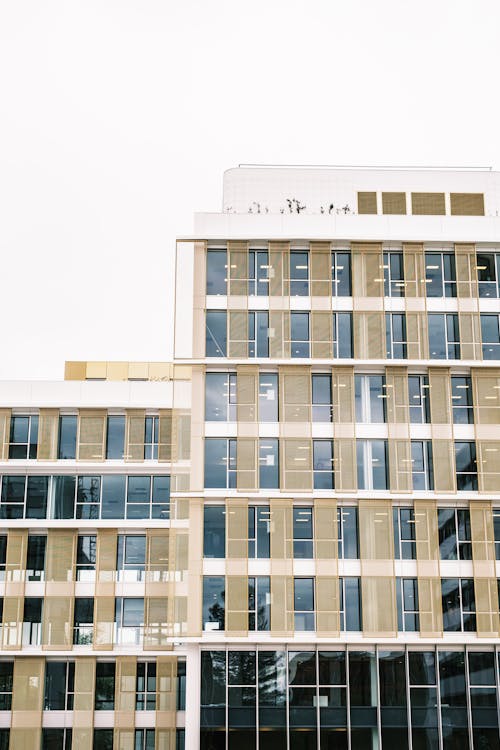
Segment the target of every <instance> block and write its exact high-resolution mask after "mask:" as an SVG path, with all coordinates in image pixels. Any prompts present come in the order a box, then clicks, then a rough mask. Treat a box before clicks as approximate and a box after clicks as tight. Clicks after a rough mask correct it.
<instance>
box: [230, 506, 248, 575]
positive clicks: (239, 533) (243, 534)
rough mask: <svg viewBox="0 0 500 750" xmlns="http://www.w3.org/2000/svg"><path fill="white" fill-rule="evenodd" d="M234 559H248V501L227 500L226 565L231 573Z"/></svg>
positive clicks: (245, 560)
mask: <svg viewBox="0 0 500 750" xmlns="http://www.w3.org/2000/svg"><path fill="white" fill-rule="evenodd" d="M233 560H238V561H240V560H243V561H244V562H245V564H246V562H247V560H248V501H246V500H243V501H242V500H239V499H238V500H227V501H226V567H227V569H228V572H229V573H232V572H233V570H234V568H232V567H231V562H232V561H233Z"/></svg>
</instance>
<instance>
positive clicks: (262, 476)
mask: <svg viewBox="0 0 500 750" xmlns="http://www.w3.org/2000/svg"><path fill="white" fill-rule="evenodd" d="M259 487H260V489H261V490H262V489H271V490H277V489H279V453H278V440H277V439H276V438H262V439H261V440H259Z"/></svg>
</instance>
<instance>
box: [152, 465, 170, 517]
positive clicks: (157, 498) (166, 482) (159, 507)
mask: <svg viewBox="0 0 500 750" xmlns="http://www.w3.org/2000/svg"><path fill="white" fill-rule="evenodd" d="M151 518H162V519H163V520H164V521H168V519H169V518H170V476H169V475H168V474H163V475H157V476H154V477H153V488H152V492H151Z"/></svg>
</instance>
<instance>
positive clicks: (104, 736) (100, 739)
mask: <svg viewBox="0 0 500 750" xmlns="http://www.w3.org/2000/svg"><path fill="white" fill-rule="evenodd" d="M113 735H114V730H113V729H94V744H93V745H92V750H113Z"/></svg>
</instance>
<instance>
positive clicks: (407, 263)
mask: <svg viewBox="0 0 500 750" xmlns="http://www.w3.org/2000/svg"><path fill="white" fill-rule="evenodd" d="M403 264H404V277H405V297H409V298H415V297H420V298H425V296H426V290H425V254H424V246H423V245H419V244H405V243H403Z"/></svg>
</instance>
